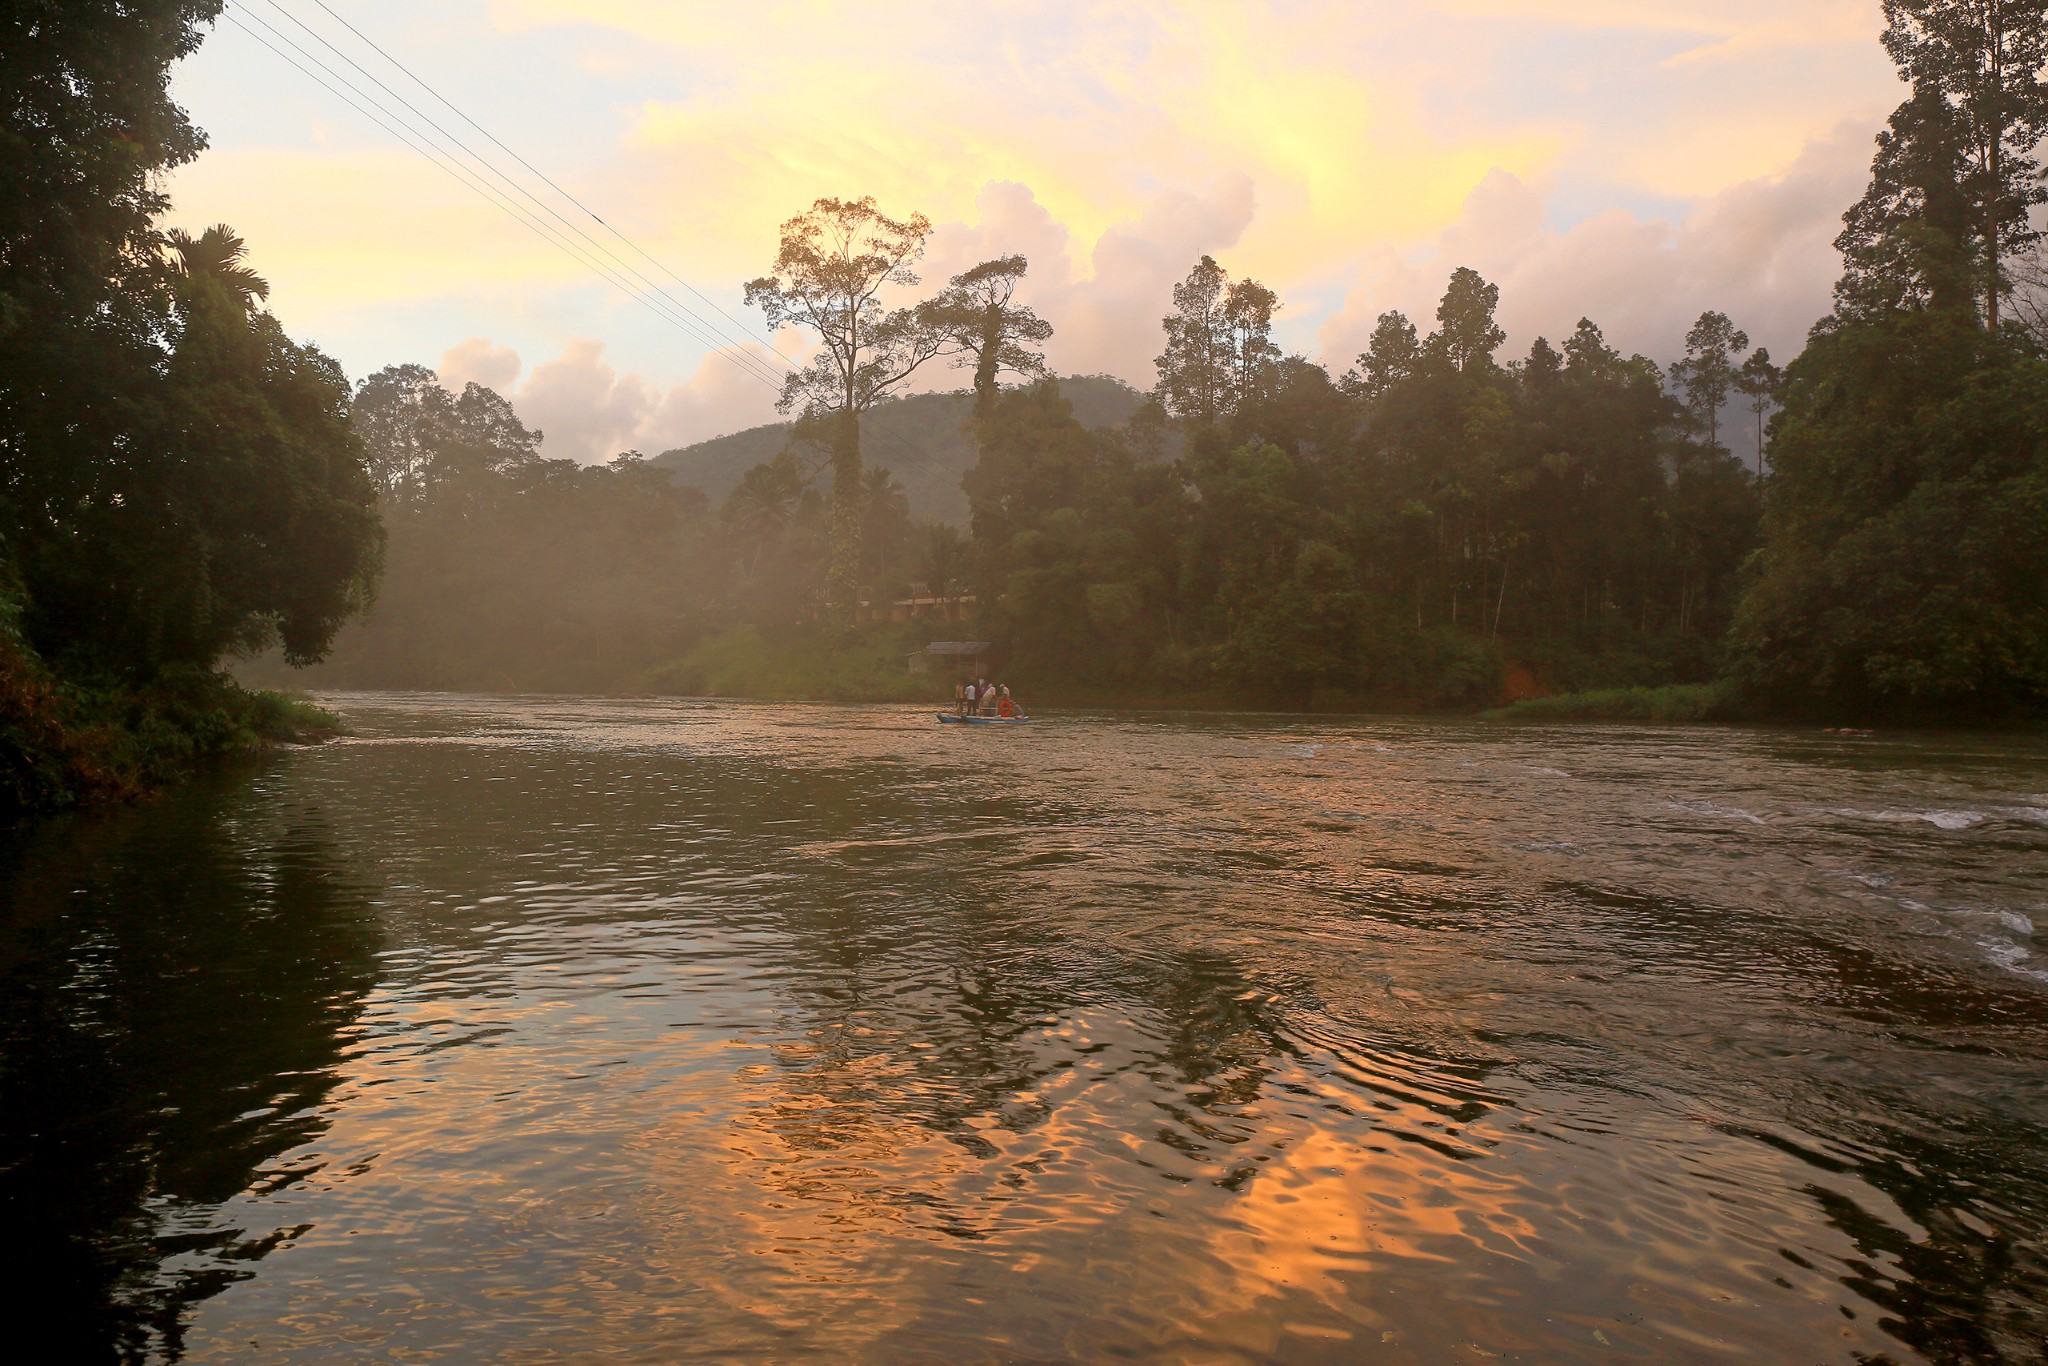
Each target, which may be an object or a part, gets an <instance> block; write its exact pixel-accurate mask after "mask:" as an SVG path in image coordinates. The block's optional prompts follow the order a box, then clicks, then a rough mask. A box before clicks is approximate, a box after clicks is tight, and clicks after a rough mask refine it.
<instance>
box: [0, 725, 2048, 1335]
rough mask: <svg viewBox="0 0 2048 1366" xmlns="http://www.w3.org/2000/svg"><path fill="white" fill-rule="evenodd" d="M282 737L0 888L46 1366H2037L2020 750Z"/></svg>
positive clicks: (1564, 740)
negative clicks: (298, 741) (245, 763)
mask: <svg viewBox="0 0 2048 1366" xmlns="http://www.w3.org/2000/svg"><path fill="white" fill-rule="evenodd" d="M325 700H326V701H327V702H328V703H329V704H330V705H331V706H334V707H335V708H336V709H337V710H339V711H340V712H341V713H342V714H343V716H344V717H345V718H346V720H347V722H348V724H349V726H350V728H351V732H352V734H351V735H350V737H349V738H347V739H344V740H342V741H338V742H336V743H332V744H328V745H324V746H319V747H316V748H309V749H303V750H294V751H290V752H287V753H285V754H282V755H279V756H277V757H275V758H274V759H273V760H270V761H268V762H266V763H264V764H263V765H261V766H260V767H258V768H253V769H251V770H249V771H245V772H237V773H229V774H223V775H221V776H219V777H216V778H212V779H209V780H207V781H205V782H203V783H200V784H197V785H195V786H193V787H190V788H188V789H185V790H183V791H180V792H178V793H175V794H173V795H171V796H169V797H167V798H165V799H163V800H161V801H159V802H156V803H154V804H151V805H149V806H146V807H142V808H138V809H133V810H126V811H118V812H112V813H96V814H92V815H88V816H79V817H72V818H67V819H65V820H63V821H59V822H56V823H54V824H50V825H45V826H43V827H40V828H37V829H34V830H31V831H27V832H21V833H17V834H16V835H14V836H13V837H12V838H11V840H10V842H9V843H8V845H7V847H6V849H5V850H4V855H0V879H4V880H5V883H6V887H7V899H8V909H7V913H6V918H5V921H4V934H0V1215H4V1225H0V1233H4V1236H5V1238H6V1240H7V1243H8V1245H9V1246H8V1248H7V1252H8V1260H9V1262H10V1263H11V1264H12V1265H13V1267H14V1269H13V1270H11V1271H10V1272H8V1273H7V1275H8V1281H9V1291H10V1296H11V1298H13V1299H15V1300H16V1302H17V1303H18V1304H20V1305H27V1306H34V1307H35V1317H36V1318H37V1319H38V1320H40V1323H41V1325H42V1326H43V1327H44V1328H47V1327H48V1326H49V1325H52V1324H54V1325H57V1331H58V1333H59V1334H60V1335H61V1339H62V1346H63V1348H64V1350H65V1355H62V1356H54V1357H52V1358H50V1359H52V1360H66V1361H70V1360H77V1361H165V1360H182V1361H187V1362H229V1361H232V1362H235V1363H264V1362H279V1363H322V1366H325V1364H326V1363H345V1362H371V1361H376V1362H387V1361H408V1362H422V1361H447V1362H482V1361H491V1362H507V1363H523V1362H534V1363H538V1362H558V1361H595V1360H604V1361H618V1362H649V1363H652V1362H669V1361H683V1360H707V1361H749V1360H752V1361H789V1360H796V1359H814V1360H823V1361H845V1362H861V1363H868V1362H873V1363H897V1362H944V1363H948V1364H949V1366H961V1364H962V1363H970V1362H1064V1361H1075V1362H1109V1361H1120V1362H1121V1361H1138V1362H1205V1363H1235V1362H1304V1363H1319V1362H1360V1361H1371V1362H1389V1363H1428V1364H1429V1366H1435V1364H1436V1363H1444V1362H1458V1361H1472V1362H1484V1361H1503V1360H1504V1361H1521V1362H1543V1363H1579V1362H1584V1363H1605V1362H1624V1361H1637V1362H1660V1363H1662V1362H1695V1361H1697V1362H1765V1363H1777V1362H1785V1363H1799V1364H1800V1366H1807V1364H1809V1363H1823V1362H1824V1363H1844V1364H1845V1366H1846V1364H1847V1363H1880V1362H1882V1363H1908V1362H1944V1363H1946V1362H1973V1363H1974V1362H2000V1363H2005V1362H2039V1361H2043V1360H2048V1349H2044V1347H2043V1345H2042V1344H2043V1343H2044V1341H2048V938H2042V939H2037V938H2036V931H2037V927H2038V928H2039V929H2040V930H2041V932H2042V933H2044V934H2048V741H2044V740H2043V739H2042V738H2039V737H2019V738H2015V737H1995V736H1981V737H1978V736H1955V735H1924V736H1901V737H1879V738H1876V739H1854V738H1842V737H1835V736H1829V735H1824V734H1816V733H1813V732H1795V731H1780V730H1742V729H1718V728H1711V729H1710V728H1697V729H1688V728H1652V727H1623V726H1576V727H1507V726H1496V725H1487V724H1481V723H1472V722H1464V721H1436V720H1409V719H1373V718H1342V719H1333V718H1305V717H1283V716H1244V715H1235V716H1213V715H1211V716H1191V715H1163V714H1162V715H1110V714H1083V715H1060V716H1045V717H1042V718H1040V719H1039V720H1038V721H1035V722H1034V723H1033V724H1032V725H1031V726H1028V727H1011V728H995V727H990V728H969V727H941V726H939V725H937V724H936V723H935V722H934V721H933V720H932V719H931V717H930V716H929V715H927V714H922V713H918V712H916V711H915V710H914V709H907V708H862V707H800V706H785V705H770V704H747V703H728V702H694V701H674V700H662V701H618V700H602V699H573V698H483V697H452V696H430V695H389V694H385V695H374V694H346V695H338V696H334V697H330V698H327V699H325ZM23 1315H24V1311H23V1310H20V1309H18V1310H17V1312H16V1320H17V1329H16V1331H17V1332H25V1331H27V1328H26V1320H25V1319H24V1317H23Z"/></svg>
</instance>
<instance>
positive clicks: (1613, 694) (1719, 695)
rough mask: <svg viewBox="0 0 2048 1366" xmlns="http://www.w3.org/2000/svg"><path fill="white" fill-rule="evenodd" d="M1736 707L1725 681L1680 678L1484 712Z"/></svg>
mask: <svg viewBox="0 0 2048 1366" xmlns="http://www.w3.org/2000/svg"><path fill="white" fill-rule="evenodd" d="M1735 712H1736V698H1735V690H1734V689H1733V688H1732V687H1730V686H1729V685H1728V684H1726V683H1676V684H1670V685H1667V686H1665V687H1661V688H1603V689H1598V690H1596V691H1592V692H1574V693H1563V694H1560V695H1558V696H1556V697H1534V698H1529V699H1527V700H1525V701H1521V702H1514V703H1510V704H1509V705H1508V706H1505V707H1497V708H1495V709H1494V710H1492V711H1488V712H1482V713H1481V715H1482V716H1483V717H1484V718H1485V719H1487V720H1489V721H1655V722H1665V723H1669V722H1685V721H1725V720H1731V719H1733V718H1734V716H1735Z"/></svg>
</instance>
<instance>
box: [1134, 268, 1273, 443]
mask: <svg viewBox="0 0 2048 1366" xmlns="http://www.w3.org/2000/svg"><path fill="white" fill-rule="evenodd" d="M1279 306H1280V296H1279V295H1277V294H1275V293H1274V292H1273V291H1272V290H1270V289H1268V288H1266V286H1264V285H1262V284H1260V283H1259V282H1258V281H1257V280H1249V279H1247V280H1232V279H1231V278H1230V275H1229V272H1227V271H1225V270H1224V269H1223V267H1222V266H1219V265H1217V264H1216V259H1215V258H1214V257H1212V256H1204V257H1203V258H1202V259H1201V260H1200V261H1197V262H1196V263H1195V267H1194V269H1193V270H1191V271H1189V272H1188V277H1187V279H1185V280H1183V281H1181V282H1180V283H1179V284H1177V285H1175V286H1174V287H1173V312H1172V313H1170V314H1168V315H1167V316H1166V317H1165V318H1164V319H1163V320H1162V321H1161V326H1162V327H1163V328H1164V329H1165V331H1166V350H1165V351H1164V352H1162V353H1161V354H1160V355H1159V357H1158V358H1157V360H1156V361H1155V362H1154V363H1155V364H1156V365H1157V366H1158V367H1159V386H1158V394H1159V399H1160V402H1161V403H1163V404H1164V405H1165V407H1166V410H1167V411H1168V412H1170V413H1172V414H1173V415H1174V416H1175V417H1178V418H1181V419H1182V420H1184V421H1187V422H1191V423H1193V424H1195V425H1196V426H1198V427H1206V426H1214V425H1216V424H1217V423H1220V422H1222V421H1223V420H1224V419H1225V418H1227V417H1229V416H1230V415H1231V414H1232V413H1233V412H1236V411H1237V410H1238V409H1239V408H1240V407H1242V406H1244V405H1246V404H1249V403H1252V402H1255V401H1257V400H1258V399H1259V398H1260V397H1262V396H1263V395H1264V394H1265V393H1266V391H1267V390H1268V389H1269V388H1270V387H1271V384H1272V380H1273V377H1274V372H1275V368H1276V366H1277V365H1278V363H1279V360H1280V349H1279V348H1278V347H1277V346H1275V345H1273V314H1274V312H1275V311H1276V310H1277V309H1278V308H1279Z"/></svg>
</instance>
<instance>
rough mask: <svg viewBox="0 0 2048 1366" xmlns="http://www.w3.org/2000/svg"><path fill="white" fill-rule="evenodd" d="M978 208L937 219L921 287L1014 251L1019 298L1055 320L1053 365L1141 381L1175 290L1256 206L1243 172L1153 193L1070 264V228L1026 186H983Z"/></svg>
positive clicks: (1225, 244) (1232, 238)
mask: <svg viewBox="0 0 2048 1366" xmlns="http://www.w3.org/2000/svg"><path fill="white" fill-rule="evenodd" d="M975 208H976V220H977V221H975V222H974V223H971V224H970V223H965V222H959V223H948V224H943V225H941V226H940V227H939V228H938V229H937V230H936V231H935V232H934V233H933V234H932V245H931V250H930V252H929V253H928V255H927V266H928V269H927V271H926V272H925V274H926V279H927V282H928V284H930V285H936V284H938V283H940V282H941V281H942V280H943V279H945V278H946V277H947V276H950V275H953V274H957V273H959V272H960V271H962V270H965V269H967V268H968V267H969V266H971V265H973V264H975V263H976V262H978V261H983V260H987V259H988V258H989V257H992V256H1003V255H1008V254H1010V253H1012V252H1021V253H1023V254H1024V255H1025V256H1026V257H1027V258H1028V259H1029V260H1030V262H1031V274H1030V275H1029V276H1027V277H1026V279H1025V283H1024V285H1023V287H1022V288H1021V290H1020V291H1019V296H1018V297H1019V299H1020V301H1022V302H1024V303H1027V304H1029V305H1031V307H1033V308H1034V309H1036V310H1037V311H1038V313H1039V315H1040V316H1041V317H1044V318H1046V319H1048V320H1049V321H1051V322H1052V324H1053V326H1054V329H1055V330H1054V333H1053V337H1052V340H1051V342H1050V343H1049V344H1048V345H1047V347H1046V360H1047V361H1048V363H1049V364H1050V365H1051V366H1052V368H1053V369H1054V370H1056V371H1058V372H1060V373H1062V374H1070V375H1086V374H1111V375H1116V376H1118V377H1119V378H1122V379H1125V380H1127V381H1129V382H1131V383H1133V384H1138V385H1150V384H1151V382H1152V357H1153V356H1154V355H1155V354H1156V353H1157V352H1158V350H1159V320H1160V318H1161V317H1163V316H1164V315H1165V313H1166V312H1167V309H1168V307H1169V305H1170V303H1171V301H1172V297H1173V286H1174V285H1175V284H1176V283H1178V282H1179V281H1180V280H1181V279H1182V278H1183V277H1184V276H1185V275H1186V274H1187V273H1188V270H1189V268H1190V267H1191V266H1193V265H1194V263H1195V262H1196V261H1197V260H1198V259H1200V258H1201V257H1202V256H1203V255H1204V254H1212V255H1213V254H1216V253H1220V252H1223V251H1226V250H1227V249H1229V248H1230V247H1231V246H1233V245H1235V244H1236V243H1237V242H1238V241H1239V240H1240V239H1241V238H1242V237H1243V235H1244V232H1245V229H1246V228H1247V227H1249V226H1250V225H1251V223H1252V221H1253V219H1254V216H1255V211H1256V206H1255V202H1254V194H1253V190H1252V182H1251V179H1250V177H1248V176H1245V175H1241V174H1230V175H1224V176H1222V177H1219V178H1218V179H1217V181H1216V183H1215V184H1213V185H1211V186H1210V187H1209V188H1208V189H1207V190H1205V191H1202V192H1198V193H1191V192H1187V191H1180V190H1170V191H1166V192H1163V193H1161V194H1159V195H1158V196H1157V197H1155V198H1154V199H1153V200H1152V202H1151V203H1150V204H1148V205H1146V206H1145V207H1144V208H1143V210H1142V211H1140V212H1139V213H1137V214H1136V215H1134V216H1133V217H1132V218H1130V219H1128V220H1127V221H1124V222H1119V223H1114V224H1111V225H1110V226H1109V227H1107V228H1105V229H1104V230H1103V231H1102V233H1101V234H1100V235H1099V236H1098V237H1097V238H1096V239H1095V242H1094V244H1093V246H1092V247H1091V248H1090V249H1089V252H1088V255H1087V257H1086V258H1085V259H1084V260H1076V259H1074V254H1073V240H1072V234H1071V233H1069V232H1068V230H1067V228H1066V227H1065V225H1063V224H1061V223H1060V222H1058V221H1057V220H1056V219H1054V217H1053V216H1052V214H1051V212H1050V211H1049V210H1047V209H1046V208H1045V207H1044V206H1043V205H1041V204H1040V203H1039V202H1038V199H1037V196H1036V195H1035V194H1034V193H1033V191H1032V189H1031V187H1030V186H1028V185H1021V184H1017V183H1015V182H1010V181H1005V182H997V183H993V184H990V185H988V186H986V187H984V188H983V190H982V192H981V195H980V197H979V198H978V199H977V201H976V204H975ZM934 383H939V382H938V381H936V380H935V381H934ZM950 383H951V381H946V382H945V383H944V384H940V387H947V385H949V384H950Z"/></svg>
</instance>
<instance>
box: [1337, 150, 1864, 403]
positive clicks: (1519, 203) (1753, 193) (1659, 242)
mask: <svg viewBox="0 0 2048 1366" xmlns="http://www.w3.org/2000/svg"><path fill="white" fill-rule="evenodd" d="M1869 161H1870V142H1869V136H1868V131H1867V129H1865V128H1864V127H1863V126H1862V125H1861V124H1860V123H1855V124H1847V125H1844V126H1843V127H1841V128H1839V129H1837V130H1836V131H1835V132H1834V133H1833V134H1832V135H1830V136H1828V137H1825V138H1822V139H1819V140H1817V141H1815V142H1813V143H1811V144H1810V145H1809V146H1808V147H1807V148H1806V150H1805V152H1804V153H1803V154H1802V155H1801V156H1800V157H1799V158H1798V160H1797V161H1796V162H1794V163H1793V164H1792V165H1791V166H1790V167H1788V168H1787V169H1786V170H1785V171H1784V172H1782V173H1781V174H1778V175H1774V176H1768V177H1765V178H1763V179H1759V180H1752V181H1748V182H1745V183H1743V184H1739V185H1736V186H1734V187H1733V188H1731V189H1728V190H1725V191H1723V192H1722V193H1720V194H1717V195H1714V196H1712V197H1710V198H1708V199H1706V200H1705V201H1703V202H1701V203H1700V204H1699V205H1698V206H1697V207H1695V208H1694V209H1693V210H1692V211H1691V212H1690V213H1689V214H1687V215H1685V216H1684V217H1683V218H1682V219H1679V220H1677V221H1669V220H1664V219H1658V218H1644V217H1638V216H1636V215H1634V214H1631V213H1628V212H1626V211H1623V210H1620V209H1611V210H1608V211H1607V212H1604V213H1600V214H1596V215H1595V216H1593V217H1591V218H1588V219H1586V220H1584V221H1583V222H1580V223H1577V224H1575V225H1574V226H1572V227H1570V228H1568V229H1565V230H1563V231H1558V230H1554V229H1552V228H1549V227H1546V226H1545V222H1544V219H1545V215H1546V212H1547V196H1546V195H1545V194H1544V193H1543V192H1541V191H1540V190H1539V189H1538V188H1537V187H1534V186H1531V185H1528V184H1526V183H1524V182H1522V181H1520V180H1518V179H1517V178H1515V177H1514V176H1511V175H1509V174H1507V173H1506V172H1499V171H1497V172H1495V173H1494V174H1492V175H1490V176H1488V177H1487V179H1486V180H1485V181H1484V182H1482V183H1481V185H1480V186H1479V188H1478V189H1476V190H1474V191H1473V193H1472V196H1471V197H1470V199H1468V200H1467V201H1466V205H1465V212H1464V214H1463V216H1462V217H1460V218H1459V220H1458V221H1457V222H1456V223H1454V224H1452V225H1451V226H1450V227H1449V228H1447V229H1445V230H1444V232H1443V233H1442V234H1440V236H1439V237H1438V239H1437V241H1436V243H1435V244H1434V246H1433V248H1432V249H1430V250H1429V251H1427V252H1425V253H1420V254H1418V255H1416V256H1410V257H1401V256H1398V255H1396V254H1395V253H1393V252H1391V251H1383V252H1381V253H1380V254H1379V256H1378V259H1376V260H1374V261H1371V262H1369V263H1368V264H1367V266H1366V267H1365V268H1364V269H1363V270H1361V272H1360V276H1359V283H1358V284H1357V285H1356V286H1355V287H1354V288H1353V289H1352V290H1351V292H1350V293H1349V294H1348V295H1347V297H1346V299H1345V301H1344V304H1343V307H1342V308H1341V309H1340V310H1339V311H1338V312H1337V313H1336V314H1335V315H1334V316H1332V317H1331V318H1330V319H1329V320H1328V321H1327V322H1325V323H1324V325H1323V328H1322V335H1321V343H1322V349H1323V352H1324V357H1325V359H1326V361H1327V363H1329V364H1330V365H1331V367H1332V368H1333V369H1335V370H1339V371H1341V370H1343V369H1345V368H1347V367H1348V366H1349V364H1350V362H1351V359H1352V358H1353V357H1355V356H1356V355H1357V354H1358V353H1359V351H1361V350H1362V349H1364V345H1365V342H1366V339H1367V337H1368V336H1369V335H1370V334H1371V331H1372V326H1373V323H1374V321H1375V320H1376V319H1377V318H1378V316H1379V314H1380V313H1382V312H1384V311H1386V310H1388V309H1400V310H1401V311H1402V312H1404V313H1407V314H1408V315H1409V317H1410V318H1412V319H1413V320H1414V321H1415V323H1416V325H1417V326H1418V327H1420V328H1421V329H1422V330H1424V331H1428V330H1429V329H1430V328H1431V326H1433V320H1434V318H1435V316H1436V305H1437V301H1438V299H1439V298H1440V296H1441V295H1442V292H1443V286H1444V281H1445V280H1446V279H1447V278H1448V276H1449V274H1450V272H1451V271H1452V270H1453V269H1455V268H1456V267H1458V266H1471V267H1472V268H1473V269H1475V270H1477V271H1478V272H1479V273H1480V274H1482V275H1484V276H1485V277H1486V278H1487V279H1488V280H1490V281H1492V282H1493V283H1495V284H1497V285H1499V286H1500V287H1501V307H1500V320H1501V325H1502V326H1503V327H1504V328H1506V329H1507V331H1508V334H1509V342H1508V346H1509V348H1510V349H1512V350H1520V349H1522V348H1525V347H1527V346H1528V345H1529V343H1530V342H1531V341H1533V340H1534V339H1535V338H1536V337H1537V336H1538V335H1544V336H1548V337H1550V338H1551V339H1552V340H1553V341H1556V340H1559V339H1560V338H1562V337H1563V336H1565V335H1567V334H1569V333H1570V331H1571V329H1572V328H1573V326H1574V325H1575V324H1576V323H1577V321H1578V319H1579V318H1580V317H1582V316H1583V317H1589V318H1591V319H1592V320H1593V321H1594V322H1596V323H1598V324H1600V326H1601V327H1602V328H1603V329H1604V330H1605V331H1606V333H1607V337H1608V340H1609V342H1610V343H1611V344H1613V345H1614V346H1616V347H1617V348H1619V349H1621V350H1624V351H1641V352H1643V353H1644V354H1646V355H1649V356H1652V357H1654V358H1656V359H1658V360H1660V361H1661V360H1667V359H1670V358H1672V357H1673V356H1675V355H1676V354H1677V353H1678V351H1679V349H1680V346H1681V339H1682V338H1683V337H1684V335H1685V331H1686V328H1687V327H1688V326H1690V324H1691V323H1692V321H1693V319H1695V318H1696V317H1698V316H1699V314H1700V313H1701V312H1703V311H1705V310H1707V309H1719V310H1721V311H1722V312H1725V313H1727V314H1729V315H1730V316H1731V317H1732V318H1734V320H1735V322H1736V324H1737V325H1738V326H1740V327H1743V328H1746V329H1747V330H1748V332H1749V334H1750V337H1751V338H1752V340H1754V341H1756V342H1757V343H1759V344H1762V345H1767V346H1769V347H1770V348H1771V351H1772V353H1773V354H1774V355H1777V356H1778V357H1779V358H1780V359H1784V358H1787V357H1790V356H1792V355H1794V354H1796V353H1797V352H1798V351H1799V349H1800V347H1801V346H1802V345H1803V344H1804V341H1805V337H1806V333H1807V330H1808V329H1809V328H1810V327H1811V326H1812V324H1813V323H1814V321H1815V320H1816V319H1818V318H1819V317H1820V316H1821V315H1823V314H1824V313H1826V312H1827V310H1828V307H1829V297H1830V295H1829V291H1830V288H1831V286H1832V284H1833V282H1834V279H1835V276H1836V275H1837V274H1838V273H1839V269H1840V260H1839V258H1838V256H1837V255H1836V253H1835V250H1834V246H1833V242H1834V238H1835V235H1836V234H1837V232H1839V231H1840V228H1841V214H1842V211H1843V209H1844V208H1846V207H1847V206H1848V205H1849V204H1850V203H1851V202H1852V201H1853V200H1854V199H1855V197H1856V196H1857V195H1858V194H1859V193H1860V192H1861V190H1862V186H1863V181H1864V179H1865V177H1866V175H1867V173H1868V168H1869Z"/></svg>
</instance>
